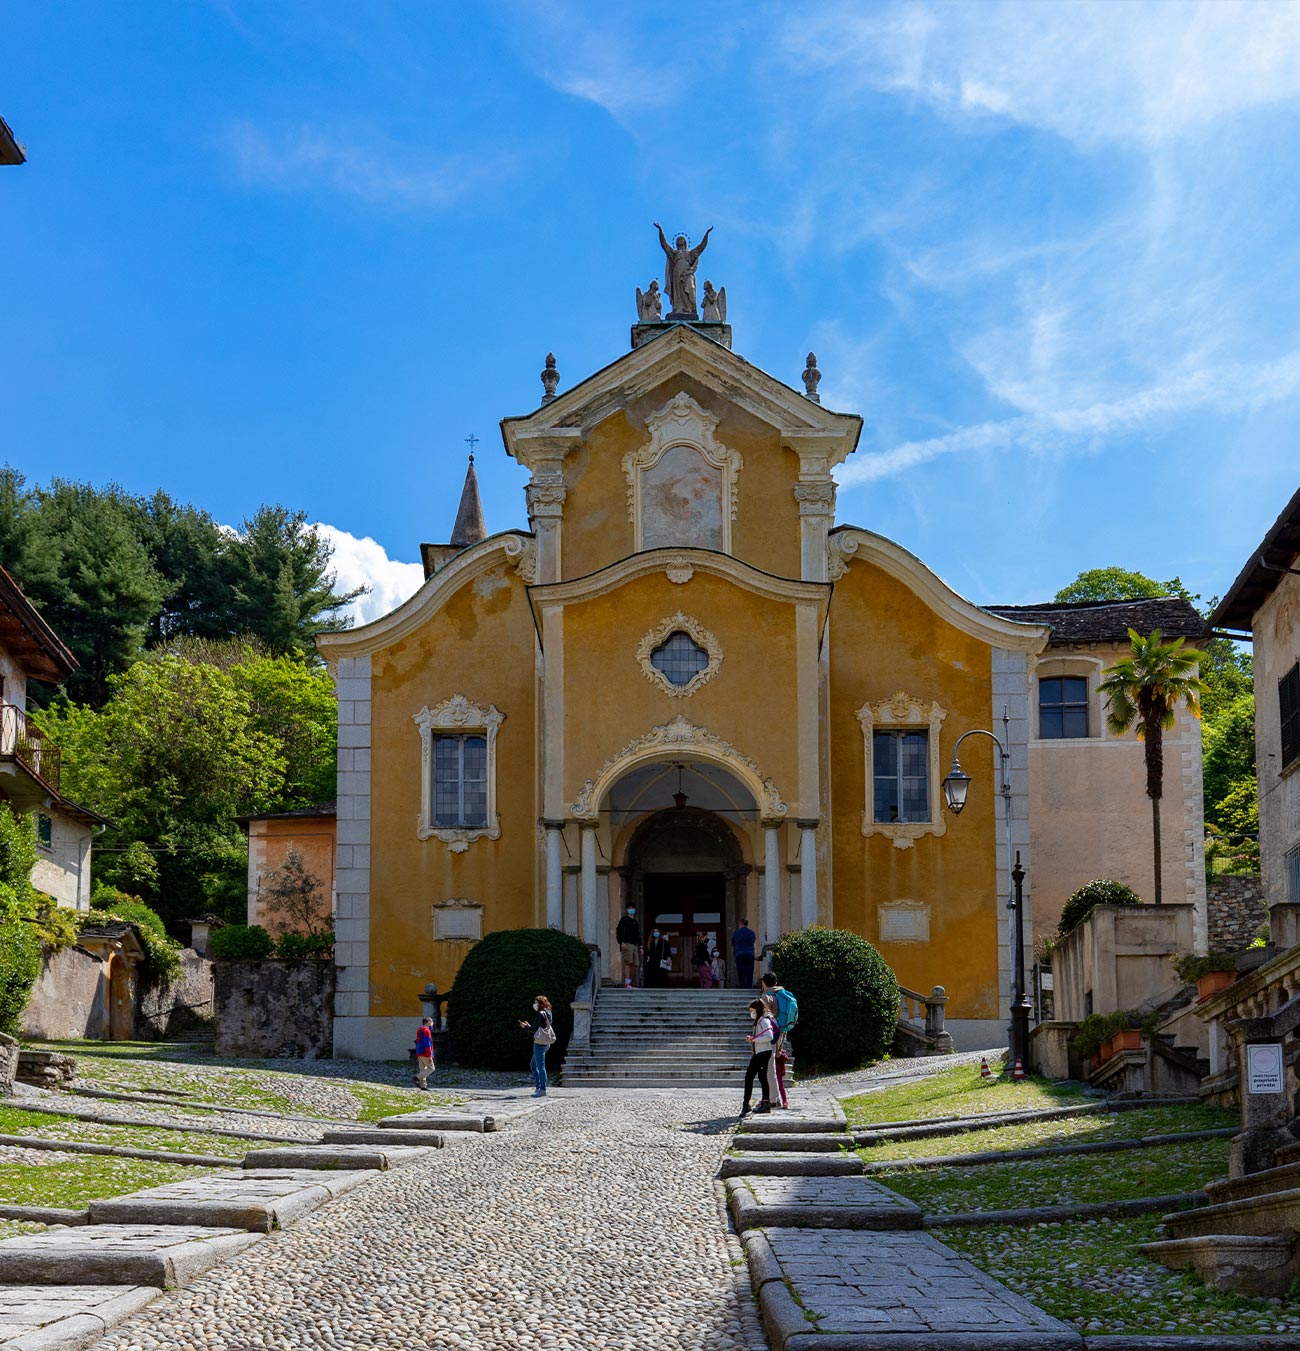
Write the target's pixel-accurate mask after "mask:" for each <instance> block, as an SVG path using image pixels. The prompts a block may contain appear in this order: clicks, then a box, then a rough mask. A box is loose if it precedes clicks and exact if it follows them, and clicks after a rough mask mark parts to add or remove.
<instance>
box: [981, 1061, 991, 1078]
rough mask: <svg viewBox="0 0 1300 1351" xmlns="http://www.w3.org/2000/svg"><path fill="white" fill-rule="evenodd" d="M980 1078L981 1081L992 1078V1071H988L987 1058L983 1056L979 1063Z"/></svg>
mask: <svg viewBox="0 0 1300 1351" xmlns="http://www.w3.org/2000/svg"><path fill="white" fill-rule="evenodd" d="M980 1078H981V1079H991V1078H993V1071H992V1070H991V1069H989V1058H988V1056H984V1057H983V1059H982V1060H981V1061H980Z"/></svg>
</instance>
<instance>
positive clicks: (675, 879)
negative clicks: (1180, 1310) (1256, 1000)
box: [318, 321, 1204, 1057]
mask: <svg viewBox="0 0 1300 1351" xmlns="http://www.w3.org/2000/svg"><path fill="white" fill-rule="evenodd" d="M730 337H731V330H730V328H729V327H728V326H727V325H726V324H725V323H719V322H694V321H689V322H664V323H655V322H642V323H640V324H638V325H637V326H636V328H635V329H634V330H633V350H632V351H630V352H628V353H625V354H624V355H622V356H621V357H620V358H618V359H617V360H616V361H614V362H613V363H612V364H611V365H609V366H607V367H605V368H604V369H603V370H601V371H598V372H596V373H595V374H594V375H591V376H590V377H588V378H587V379H585V380H583V381H582V382H581V383H580V384H577V385H576V386H574V387H573V388H571V389H569V390H567V391H566V392H564V393H560V394H556V393H555V389H556V384H557V381H558V374H557V372H556V369H555V363H554V361H553V360H552V359H549V358H548V361H547V366H546V370H545V371H544V372H543V376H542V379H543V386H544V389H545V390H546V393H545V396H544V397H543V400H542V403H541V406H540V407H539V408H538V409H537V410H536V411H534V412H532V413H529V414H527V415H524V416H521V417H513V418H506V419H505V420H503V422H502V424H501V429H502V435H503V439H504V442H505V448H506V451H507V453H508V454H510V455H511V456H513V457H514V458H515V459H516V460H517V461H518V462H519V463H520V464H522V465H523V466H524V467H525V468H527V469H528V470H529V471H530V473H531V481H530V483H529V485H528V487H527V490H526V497H527V503H528V515H529V527H530V528H529V529H527V530H524V529H518V530H511V531H507V532H504V533H498V534H493V535H487V534H486V531H485V527H484V525H483V522H482V512H481V508H480V507H479V504H478V492H477V483H476V480H475V478H474V475H473V469H472V466H471V470H470V473H469V474H468V475H467V477H466V482H465V485H464V489H463V491H462V495H461V503H460V510H459V511H458V513H457V530H456V536H457V537H456V538H453V540H451V541H449V542H448V543H447V544H434V545H425V546H423V556H424V560H425V568H426V574H427V580H426V581H425V583H424V585H423V587H422V588H421V589H420V591H419V592H418V593H417V594H416V595H415V596H413V597H412V598H411V599H410V600H409V601H407V602H406V603H405V604H403V605H402V606H400V607H399V608H398V609H397V610H395V611H394V612H393V613H392V614H390V615H387V616H385V617H384V618H382V619H379V620H377V621H376V622H374V623H371V624H368V625H366V626H364V627H362V628H359V629H354V630H350V631H347V632H342V633H332V634H325V635H321V636H320V638H319V639H318V646H319V648H320V651H321V653H322V654H323V656H324V657H325V659H326V661H327V662H328V663H329V665H330V668H331V670H332V671H333V672H334V673H335V676H336V680H337V688H338V696H339V772H338V820H337V829H338V855H337V892H338V918H337V925H336V933H337V947H336V961H337V965H338V993H337V996H336V1014H337V1016H336V1021H335V1047H336V1050H337V1052H338V1053H339V1054H343V1055H366V1056H379V1057H392V1056H396V1055H400V1054H401V1053H402V1052H403V1051H404V1049H405V1048H406V1046H407V1044H408V1043H409V1040H410V1031H411V1017H412V1016H413V1015H418V1013H419V1009H420V1005H419V1002H418V995H419V992H420V991H421V989H422V988H423V987H424V985H425V984H426V982H429V981H434V982H436V983H437V985H438V986H439V988H440V989H443V990H445V989H447V988H448V987H449V986H450V985H451V983H452V981H453V979H454V977H455V974H456V970H457V968H458V966H459V963H460V961H461V960H462V958H463V956H464V954H465V953H466V952H467V951H468V949H469V947H470V945H471V944H472V943H473V941H474V940H475V939H477V938H478V937H479V936H480V935H481V934H484V933H487V932H489V931H490V930H494V929H502V928H516V927H532V926H542V925H551V926H556V927H563V928H565V929H567V930H569V931H570V932H573V933H576V934H579V935H580V936H582V937H583V938H584V939H585V940H586V941H587V942H589V943H591V944H595V945H598V946H599V948H600V950H601V953H602V962H603V964H604V971H605V974H607V975H609V976H614V975H616V973H617V972H616V961H617V950H616V948H615V945H614V941H613V930H614V926H615V923H616V922H617V919H618V917H619V915H620V914H621V913H622V910H623V907H624V905H625V904H626V903H628V902H631V901H635V902H636V904H637V905H638V907H639V911H640V916H641V920H642V928H643V930H644V931H645V932H647V933H648V931H649V929H650V927H651V926H652V925H658V926H659V927H660V928H662V929H663V930H664V931H665V932H666V933H667V934H668V935H669V938H670V942H671V943H672V946H673V948H674V950H675V957H674V966H673V971H672V972H671V975H670V983H671V984H681V985H684V984H687V983H689V982H690V981H691V979H692V974H691V972H690V970H689V959H690V955H691V953H692V951H693V948H694V944H695V942H696V940H697V939H701V938H702V939H704V940H705V941H706V942H709V941H716V942H717V943H718V946H719V947H720V948H722V949H723V950H724V952H726V953H727V955H728V957H730V952H729V946H728V944H727V943H726V937H727V935H728V934H729V933H730V931H731V930H732V929H733V928H734V927H735V925H736V924H737V922H738V921H739V919H740V918H741V917H742V916H744V917H747V918H748V919H749V921H750V923H751V925H752V926H753V927H754V928H755V929H756V930H757V931H758V934H759V938H760V942H775V941H776V940H777V939H779V938H780V936H781V935H782V934H784V933H787V932H789V931H791V930H792V929H798V928H801V927H803V926H805V925H809V924H813V923H820V924H824V925H837V926H841V927H845V928H850V929H853V930H856V931H857V932H859V933H861V934H863V935H864V936H865V937H867V938H868V939H870V940H871V941H872V942H873V943H875V944H877V945H878V946H879V948H880V949H881V951H882V952H883V953H884V955H885V957H886V959H887V960H888V961H889V963H890V964H891V965H892V966H893V968H894V969H895V971H896V972H897V973H898V976H899V979H900V981H901V982H902V983H903V984H904V985H906V986H910V987H912V988H913V989H918V990H929V989H930V988H931V987H932V986H933V985H936V984H942V985H944V986H945V987H946V988H947V990H948V993H949V995H950V1003H949V1004H948V1007H947V1013H948V1023H947V1026H948V1028H949V1030H950V1031H951V1032H952V1033H953V1036H954V1038H955V1040H956V1041H957V1044H958V1045H962V1044H971V1043H972V1042H973V1043H974V1044H982V1045H988V1044H989V1039H990V1038H992V1039H994V1040H996V1039H997V1038H998V1037H1000V1036H1001V1035H1002V1029H1003V1027H1004V1024H1005V1019H1006V1014H1007V1008H1008V1001H1009V993H1010V952H1009V935H1008V925H1007V910H1006V897H1007V893H1008V889H1009V879H1008V875H1007V855H1006V837H1005V833H1004V827H1003V821H1002V816H1001V813H1002V807H1001V802H1000V800H999V795H998V791H997V790H998V776H997V771H996V766H995V764H994V756H993V754H992V747H991V743H989V742H988V741H987V740H986V739H983V738H974V739H972V740H970V741H968V742H967V743H966V745H965V746H964V747H963V748H962V761H963V765H964V767H965V768H966V770H967V772H968V773H970V774H971V776H972V778H973V785H972V788H971V792H970V798H969V805H968V807H967V808H966V810H965V812H964V813H963V814H962V815H961V816H960V817H959V818H958V817H954V816H953V815H952V814H951V813H950V812H948V811H947V810H946V809H945V806H944V800H943V792H942V787H941V783H942V779H943V776H944V774H945V772H946V771H947V768H948V765H949V763H950V761H951V759H952V753H953V747H954V744H955V743H956V741H957V738H958V737H959V736H961V734H962V733H964V732H966V731H969V730H971V729H973V728H991V729H992V730H994V731H996V732H997V733H998V734H999V735H1001V734H1002V732H1003V723H1002V717H1003V713H1004V710H1005V711H1006V713H1007V714H1008V715H1009V736H1010V743H1011V745H1010V751H1011V773H1010V781H1011V787H1012V792H1013V803H1012V806H1013V822H1014V832H1013V833H1014V847H1015V848H1016V849H1018V850H1019V851H1020V852H1021V855H1022V859H1023V862H1024V864H1025V866H1026V867H1027V869H1028V874H1029V886H1030V889H1031V890H1030V894H1031V896H1037V895H1038V894H1039V893H1040V891H1041V890H1043V882H1044V878H1043V877H1042V876H1040V871H1039V870H1040V852H1041V856H1042V860H1045V861H1044V862H1042V863H1041V866H1042V867H1043V869H1044V870H1045V872H1046V891H1045V897H1046V901H1047V904H1048V910H1049V913H1048V914H1047V916H1046V920H1047V922H1048V923H1049V925H1050V927H1053V928H1054V917H1055V915H1056V914H1057V913H1059V908H1060V905H1061V903H1062V902H1063V901H1064V899H1065V896H1066V895H1068V894H1069V891H1070V890H1072V889H1073V887H1074V886H1076V885H1077V884H1078V883H1079V882H1080V881H1086V880H1088V878H1090V877H1093V876H1097V875H1099V874H1106V873H1110V872H1112V871H1113V869H1114V866H1115V864H1116V862H1117V861H1118V862H1119V863H1120V865H1121V866H1122V869H1123V870H1124V875H1125V876H1127V877H1128V879H1129V880H1132V881H1133V882H1134V883H1135V884H1138V885H1139V888H1140V889H1141V884H1143V883H1144V882H1145V880H1146V878H1147V877H1148V876H1149V866H1150V865H1149V857H1150V835H1149V827H1148V824H1147V823H1148V822H1149V819H1150V815H1149V810H1148V807H1147V803H1146V799H1145V796H1144V792H1143V789H1144V782H1143V778H1142V771H1141V764H1142V748H1141V744H1140V743H1139V742H1137V741H1136V739H1134V738H1129V739H1128V741H1127V742H1126V744H1125V745H1123V746H1121V745H1120V744H1119V743H1118V742H1114V741H1113V739H1111V738H1108V737H1107V736H1106V734H1105V732H1104V728H1103V726H1102V721H1101V717H1100V711H1099V710H1098V709H1097V708H1096V706H1095V704H1096V700H1095V685H1096V678H1097V675H1098V673H1099V671H1100V668H1101V666H1102V665H1103V664H1104V662H1105V661H1106V660H1108V659H1109V657H1110V656H1111V655H1112V654H1113V653H1115V652H1117V651H1118V644H1119V643H1120V641H1121V640H1123V638H1124V623H1125V622H1128V621H1129V620H1130V619H1131V620H1133V621H1135V622H1137V623H1138V624H1139V626H1141V627H1143V628H1149V627H1153V626H1154V624H1153V623H1152V622H1151V621H1152V620H1153V619H1154V618H1155V617H1157V616H1159V617H1160V620H1161V622H1162V623H1163V622H1164V621H1166V620H1170V619H1171V618H1172V616H1171V613H1170V612H1169V611H1168V609H1167V607H1168V605H1169V603H1168V602H1165V601H1159V602H1152V603H1150V604H1149V605H1148V606H1145V607H1138V608H1137V609H1136V610H1132V611H1127V610H1126V611H1123V612H1120V611H1116V612H1115V613H1105V614H1102V613H1100V612H1099V611H1098V610H1097V608H1096V607H1055V606H1048V607H1039V608H1038V609H1037V610H1035V611H1033V612H1027V611H1026V612H1021V611H1015V610H1003V611H1001V612H995V611H992V610H988V609H981V608H979V607H978V606H975V605H973V604H971V603H969V602H968V601H966V600H963V599H962V598H961V597H960V596H959V595H957V594H956V593H955V592H953V591H952V590H951V589H949V588H948V587H947V586H946V585H945V584H944V583H943V582H942V581H940V580H939V578H938V577H936V576H935V575H934V574H933V573H932V572H930V571H929V569H928V568H926V567H925V565H924V564H923V563H921V562H920V561H919V560H918V559H917V558H915V557H913V556H912V555H911V554H910V553H908V552H907V550H906V549H903V548H902V547H900V546H899V545H897V544H895V543H893V542H892V541H891V540H888V539H886V538H884V537H883V536H882V535H879V534H876V533H874V532H873V531H870V530H866V529H862V528H859V527H856V526H850V525H842V526H836V524H835V483H834V481H833V479H832V477H831V475H832V471H833V469H834V468H835V467H836V466H837V465H839V464H842V463H843V462H844V461H845V459H846V458H847V457H848V456H849V455H850V454H852V453H853V451H854V449H855V448H856V446H857V442H858V437H859V434H860V432H861V427H862V422H861V419H860V418H859V417H858V416H857V415H856V414H848V413H836V412H832V411H830V410H829V409H827V408H824V407H823V406H822V405H821V402H820V399H819V398H818V397H817V393H816V390H817V382H818V380H819V379H820V373H819V372H818V371H817V369H816V363H815V359H814V358H812V357H811V356H810V357H809V360H808V369H807V370H805V371H804V372H803V373H802V378H803V381H804V385H805V391H806V392H803V393H800V392H797V391H796V390H795V389H792V388H791V387H790V386H788V385H786V384H783V383H781V382H780V381H778V380H775V379H773V378H772V377H771V376H770V375H767V374H766V373H765V372H763V371H761V370H759V369H757V368H756V367H754V366H752V365H750V364H749V363H748V362H746V361H745V360H743V359H742V358H741V357H739V356H737V355H735V354H734V353H733V352H732V351H731V350H730ZM1191 624H1192V620H1191V619H1190V618H1189V617H1188V615H1187V613H1185V612H1184V610H1179V612H1178V614H1177V617H1176V622H1174V623H1173V624H1172V626H1173V628H1174V631H1176V632H1188V631H1190V627H1191ZM1169 626H1170V625H1169V624H1168V623H1165V627H1167V628H1168V627H1169ZM1040 676H1041V677H1042V679H1041V680H1040V678H1039V677H1040ZM1076 676H1077V677H1078V678H1079V679H1080V680H1081V681H1082V682H1083V686H1082V687H1081V688H1083V689H1084V690H1085V693H1084V695H1083V696H1082V698H1081V699H1080V701H1079V702H1080V703H1081V704H1085V705H1086V708H1084V709H1083V710H1082V711H1080V710H1075V709H1070V708H1065V707H1062V704H1063V703H1064V704H1069V703H1071V702H1072V700H1073V694H1074V691H1075V689H1076V687H1075V686H1074V685H1070V684H1068V683H1066V681H1067V678H1069V679H1073V678H1075V677H1076ZM1046 681H1056V684H1054V685H1053V684H1044V683H1043V682H1046ZM1043 701H1045V702H1046V703H1047V704H1048V705H1052V707H1051V708H1050V709H1045V708H1042V707H1040V703H1041V702H1043ZM1080 717H1082V719H1083V720H1082V721H1080ZM1044 719H1046V720H1047V721H1048V722H1052V721H1053V720H1055V722H1056V723H1058V724H1059V727H1060V730H1062V731H1065V730H1067V729H1068V731H1069V735H1068V736H1067V737H1066V738H1065V739H1060V738H1058V737H1055V736H1054V735H1053V734H1052V733H1051V732H1049V733H1048V734H1046V736H1044V735H1043V734H1042V727H1043V722H1044ZM1195 736H1196V729H1195V728H1194V727H1193V728H1191V729H1188V728H1183V727H1181V726H1180V728H1179V730H1178V731H1177V732H1176V734H1175V739H1174V741H1173V743H1172V746H1171V749H1172V747H1181V746H1182V745H1186V746H1188V747H1189V750H1188V753H1189V754H1191V755H1193V756H1195V753H1196V748H1197V747H1199V740H1197V739H1195ZM1057 741H1059V745H1058V744H1056V742H1057ZM1047 743H1050V744H1047ZM1171 763H1173V764H1176V765H1180V767H1181V760H1180V758H1178V757H1173V756H1171ZM1072 764H1077V765H1078V766H1080V768H1079V769H1078V770H1077V771H1075V770H1072V769H1071V768H1070V766H1071V765H1072ZM1072 780H1077V781H1079V782H1080V783H1085V784H1089V785H1091V788H1090V793H1091V799H1090V801H1076V800H1075V799H1074V798H1072V797H1071V795H1070V784H1071V782H1072ZM1167 794H1168V796H1167V798H1166V803H1165V813H1166V817H1165V819H1166V823H1167V829H1168V830H1169V832H1170V835H1169V843H1168V844H1167V846H1166V848H1167V851H1168V852H1167V855H1166V856H1167V857H1169V858H1174V857H1182V856H1183V854H1184V851H1186V856H1187V857H1188V858H1189V859H1190V860H1192V861H1195V860H1196V859H1197V858H1198V857H1199V855H1198V854H1197V853H1196V850H1197V849H1198V848H1199V842H1198V841H1199V831H1200V778H1199V773H1196V774H1191V775H1189V774H1186V773H1182V772H1180V773H1178V774H1176V775H1171V776H1170V780H1169V781H1168V782H1167ZM1041 802H1046V803H1047V804H1048V806H1047V809H1046V810H1044V809H1043V808H1042V807H1040V803H1041ZM1055 811H1062V812H1068V813H1072V814H1073V816H1072V818H1071V819H1070V820H1067V821H1065V822H1063V823H1062V822H1057V821H1052V820H1050V819H1046V818H1049V817H1050V816H1051V815H1052V813H1053V812H1055ZM1189 830H1190V831H1191V832H1192V835H1193V837H1195V838H1194V839H1192V841H1191V842H1190V843H1189V835H1188V832H1189ZM1116 835H1118V836H1119V838H1118V839H1117V838H1116ZM1130 837H1131V838H1130ZM1040 841H1041V843H1040ZM1144 858H1145V860H1146V862H1145V863H1144ZM1144 868H1145V869H1146V870H1147V871H1144ZM1167 871H1168V873H1169V874H1170V878H1171V881H1170V890H1171V891H1172V892H1174V893H1175V894H1174V895H1171V896H1170V897H1169V899H1171V900H1172V899H1175V896H1176V898H1177V899H1179V900H1198V901H1199V905H1200V914H1201V916H1202V927H1203V916H1204V891H1203V886H1202V885H1200V880H1199V877H1197V878H1195V879H1194V878H1193V877H1192V875H1191V871H1190V870H1189V871H1188V873H1187V877H1186V878H1184V876H1183V870H1182V869H1174V868H1169V869H1168V870H1167ZM1198 888H1199V889H1198ZM1033 918H1034V920H1035V922H1038V921H1039V916H1038V915H1037V914H1036V913H1035V915H1034V916H1033ZM1025 930H1026V931H1025V940H1026V948H1027V950H1028V949H1029V948H1030V947H1031V946H1032V942H1033V931H1034V924H1027V925H1026V926H1025ZM550 993H551V995H552V998H558V999H564V998H566V997H569V992H567V991H563V990H556V991H551V992H550Z"/></svg>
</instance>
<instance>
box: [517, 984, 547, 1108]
mask: <svg viewBox="0 0 1300 1351" xmlns="http://www.w3.org/2000/svg"><path fill="white" fill-rule="evenodd" d="M519 1026H520V1027H522V1028H523V1029H524V1030H525V1031H529V1032H531V1033H532V1034H533V1064H532V1070H533V1083H534V1085H535V1088H534V1089H533V1097H535V1098H544V1097H545V1096H546V1053H547V1051H549V1050H550V1049H551V1047H552V1046H554V1045H555V1019H554V1018H553V1017H552V1015H551V1001H550V1000H549V999H547V997H546V996H545V995H544V994H539V995H538V996H537V998H536V999H534V1000H533V1021H532V1022H531V1023H529V1022H525V1021H524V1019H522V1018H521V1019H520V1020H519Z"/></svg>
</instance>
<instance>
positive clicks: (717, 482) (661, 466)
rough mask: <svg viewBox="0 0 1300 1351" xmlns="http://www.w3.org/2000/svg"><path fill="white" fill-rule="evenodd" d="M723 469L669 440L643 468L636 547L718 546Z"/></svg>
mask: <svg viewBox="0 0 1300 1351" xmlns="http://www.w3.org/2000/svg"><path fill="white" fill-rule="evenodd" d="M724 486H725V485H724V474H723V471H722V470H721V469H717V468H715V467H714V466H713V465H711V464H710V463H709V462H708V460H706V459H705V458H704V456H703V455H701V454H700V452H699V451H698V450H695V449H693V448H692V447H691V446H672V447H670V448H669V449H668V450H666V451H664V453H663V455H662V456H661V457H660V459H659V462H658V463H657V464H655V465H652V466H651V467H650V468H649V469H646V470H645V471H644V478H643V481H642V490H641V513H642V514H641V541H642V544H641V547H642V548H643V549H660V548H664V547H667V546H671V545H688V546H690V547H692V548H696V549H717V550H721V549H722V548H723V547H724V546H723V533H722V510H723V507H722V499H723V489H724Z"/></svg>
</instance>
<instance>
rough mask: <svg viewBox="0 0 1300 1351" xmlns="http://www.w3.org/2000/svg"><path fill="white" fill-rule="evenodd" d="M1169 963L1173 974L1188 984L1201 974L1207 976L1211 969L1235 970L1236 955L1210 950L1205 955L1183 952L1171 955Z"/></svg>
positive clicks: (1197, 978) (1198, 978) (1196, 979)
mask: <svg viewBox="0 0 1300 1351" xmlns="http://www.w3.org/2000/svg"><path fill="white" fill-rule="evenodd" d="M1169 964H1170V965H1171V966H1172V967H1173V968H1174V974H1175V975H1176V976H1177V977H1178V979H1179V980H1181V981H1182V982H1183V984H1184V985H1190V984H1192V982H1193V981H1198V980H1200V978H1201V977H1202V976H1208V975H1209V974H1210V972H1211V971H1235V970H1236V969H1237V957H1236V954H1235V953H1231V952H1211V953H1210V954H1209V955H1208V956H1205V957H1197V956H1195V955H1194V954H1193V953H1190V952H1185V953H1179V954H1178V955H1177V956H1174V957H1171V958H1170V959H1169Z"/></svg>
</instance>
